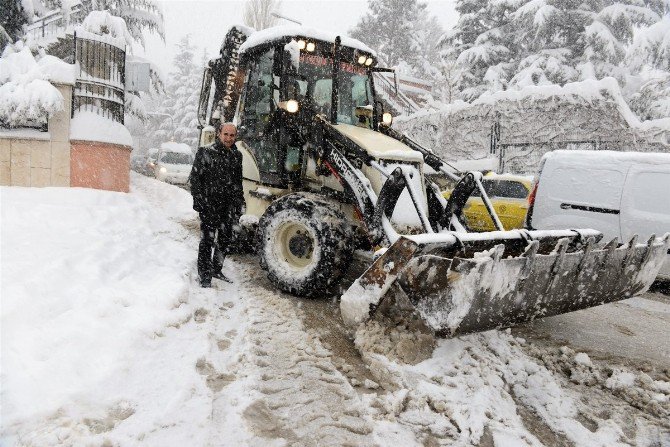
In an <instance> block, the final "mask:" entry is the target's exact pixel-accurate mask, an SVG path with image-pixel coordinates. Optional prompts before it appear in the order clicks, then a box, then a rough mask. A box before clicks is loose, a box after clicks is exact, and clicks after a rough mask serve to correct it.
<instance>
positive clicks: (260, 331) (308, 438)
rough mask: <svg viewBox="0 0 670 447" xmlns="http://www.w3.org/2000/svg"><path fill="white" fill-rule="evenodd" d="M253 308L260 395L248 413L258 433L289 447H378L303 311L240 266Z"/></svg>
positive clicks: (251, 331) (256, 272)
mask: <svg viewBox="0 0 670 447" xmlns="http://www.w3.org/2000/svg"><path fill="white" fill-rule="evenodd" d="M239 267H240V270H241V271H240V277H243V278H244V279H243V280H242V284H241V286H240V294H241V296H244V297H245V298H244V299H245V300H247V302H246V303H245V304H246V305H247V306H248V312H247V317H248V319H249V321H248V325H249V326H248V330H247V339H248V342H249V344H250V346H252V348H251V352H250V353H249V354H248V355H249V357H250V359H251V361H252V362H253V363H254V364H255V365H256V367H257V368H258V378H257V380H258V391H260V393H261V397H260V398H259V399H258V400H257V401H256V402H254V403H253V404H252V405H251V406H249V407H248V408H247V410H246V411H245V416H246V419H247V422H248V423H249V424H250V425H251V426H252V428H253V429H254V431H255V433H256V434H258V435H260V436H264V437H267V438H284V439H285V440H286V441H287V442H288V444H290V445H310V446H311V445H360V446H365V445H373V443H372V437H371V436H370V435H371V433H372V426H371V425H370V422H369V418H368V417H367V416H366V414H367V410H366V405H365V404H364V403H363V402H362V401H361V399H360V398H359V396H358V393H357V392H356V391H355V390H354V389H353V388H352V386H351V385H350V384H349V382H348V381H347V379H346V378H345V377H344V376H343V375H342V374H341V373H340V372H339V371H338V369H337V368H336V367H335V365H334V363H333V356H332V353H331V352H330V351H329V350H328V349H326V348H325V347H324V346H323V344H322V343H321V341H320V340H319V337H318V336H317V335H315V334H310V333H308V332H307V331H306V330H305V328H304V326H303V323H302V316H301V315H300V313H301V311H300V310H299V309H297V308H296V306H295V305H294V304H293V303H292V301H291V300H290V299H288V298H287V297H286V296H283V294H281V293H280V292H278V291H276V290H275V289H274V288H273V287H272V286H271V285H270V284H269V283H268V282H267V279H266V278H265V274H264V272H262V271H261V270H260V268H258V267H256V266H252V265H249V264H247V263H246V262H240V263H239Z"/></svg>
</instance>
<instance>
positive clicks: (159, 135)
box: [154, 35, 204, 148]
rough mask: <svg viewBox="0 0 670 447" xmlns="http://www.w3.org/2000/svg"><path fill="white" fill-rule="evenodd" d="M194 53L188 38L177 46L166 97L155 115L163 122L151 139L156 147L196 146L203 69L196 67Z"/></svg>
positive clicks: (183, 38) (187, 36)
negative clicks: (169, 144)
mask: <svg viewBox="0 0 670 447" xmlns="http://www.w3.org/2000/svg"><path fill="white" fill-rule="evenodd" d="M195 51H196V49H195V47H194V46H193V44H192V43H191V41H190V36H189V35H186V36H184V37H182V38H181V39H180V41H179V43H178V44H177V54H176V55H175V57H174V61H173V64H172V65H173V66H174V67H175V69H174V71H172V72H171V73H170V75H169V79H168V82H167V87H166V92H165V96H164V97H163V100H162V102H161V103H160V105H159V107H158V111H157V113H156V115H157V116H159V117H160V119H161V120H162V121H161V123H160V125H159V126H158V129H157V130H156V132H155V135H154V141H155V144H160V143H161V142H164V141H169V140H174V141H176V142H178V143H186V144H188V145H189V146H191V147H193V148H195V147H196V146H197V144H198V134H199V131H198V116H197V112H198V100H199V98H200V86H201V83H202V71H203V68H204V67H203V66H201V65H200V64H198V63H195V61H194V60H195ZM165 115H169V116H170V117H171V118H168V117H167V116H165Z"/></svg>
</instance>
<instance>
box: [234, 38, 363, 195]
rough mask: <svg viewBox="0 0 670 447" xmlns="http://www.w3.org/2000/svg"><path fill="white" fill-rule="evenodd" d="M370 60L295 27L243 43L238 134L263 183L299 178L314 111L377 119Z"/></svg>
mask: <svg viewBox="0 0 670 447" xmlns="http://www.w3.org/2000/svg"><path fill="white" fill-rule="evenodd" d="M334 55H336V56H335V58H334ZM334 59H336V60H338V62H339V63H338V64H337V65H336V66H334V65H335V64H334V63H333V60H334ZM366 62H367V64H366ZM373 65H374V59H373V57H372V55H371V54H369V53H365V52H363V51H361V50H360V49H356V48H352V47H347V46H336V45H334V42H326V41H321V40H317V39H313V38H309V37H305V36H299V35H297V36H296V35H292V36H282V37H281V38H278V39H275V40H272V41H270V42H264V43H262V44H259V45H257V46H254V47H251V48H246V49H244V51H243V53H242V55H241V59H240V69H241V71H242V72H243V73H244V76H245V81H244V87H243V88H242V92H241V96H240V101H239V103H238V108H237V113H236V119H237V121H238V125H239V127H238V129H239V135H238V139H239V140H241V141H243V142H244V143H245V144H246V145H247V146H248V147H249V148H250V149H251V151H252V153H253V155H254V157H255V160H256V164H257V166H258V170H259V175H260V182H261V183H262V184H266V185H270V186H275V187H279V188H286V187H288V186H289V184H300V182H301V181H302V180H303V178H304V170H305V167H306V163H307V158H308V157H309V156H310V155H312V154H308V153H306V151H307V150H308V149H307V148H308V145H307V144H306V143H308V141H309V140H310V138H313V135H311V132H310V128H311V123H312V122H313V119H314V117H315V116H316V115H317V114H321V115H323V116H324V117H325V118H326V119H328V120H330V121H331V122H333V123H345V124H352V125H357V126H361V127H368V128H373V127H375V120H374V119H373V110H374V105H375V101H374V88H373V84H372V71H371V69H372V66H373Z"/></svg>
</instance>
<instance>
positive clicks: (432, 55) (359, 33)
mask: <svg viewBox="0 0 670 447" xmlns="http://www.w3.org/2000/svg"><path fill="white" fill-rule="evenodd" d="M368 8H369V10H368V12H367V13H366V14H365V15H364V16H363V17H362V18H361V19H360V20H359V22H358V23H357V24H356V26H354V28H353V29H351V30H350V32H349V34H350V35H351V36H352V37H354V38H356V39H359V40H361V41H362V42H365V43H366V44H367V45H369V46H370V47H371V48H373V49H374V50H375V51H377V54H378V56H379V59H380V62H381V64H382V65H386V66H391V67H398V68H399V69H400V70H401V71H407V72H409V73H407V74H413V75H417V76H431V75H434V73H435V71H434V70H436V65H437V62H438V50H437V41H438V38H439V36H440V35H441V34H442V29H441V27H440V25H439V23H438V21H437V20H436V19H435V17H432V16H430V15H429V14H428V11H427V5H426V3H423V2H421V1H418V0H368Z"/></svg>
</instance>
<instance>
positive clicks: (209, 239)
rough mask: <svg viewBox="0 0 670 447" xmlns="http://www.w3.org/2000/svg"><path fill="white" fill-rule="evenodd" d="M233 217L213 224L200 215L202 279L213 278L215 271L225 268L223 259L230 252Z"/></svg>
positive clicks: (199, 255)
mask: <svg viewBox="0 0 670 447" xmlns="http://www.w3.org/2000/svg"><path fill="white" fill-rule="evenodd" d="M232 233H233V225H232V219H226V220H224V221H223V222H222V223H221V224H218V225H216V224H212V222H211V221H210V220H209V219H207V218H206V216H203V215H200V245H199V246H198V276H200V280H201V281H202V280H211V279H212V274H213V273H214V272H220V271H221V269H222V268H223V260H224V259H225V258H226V255H227V254H228V252H229V247H228V246H229V245H230V239H231V238H232Z"/></svg>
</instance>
